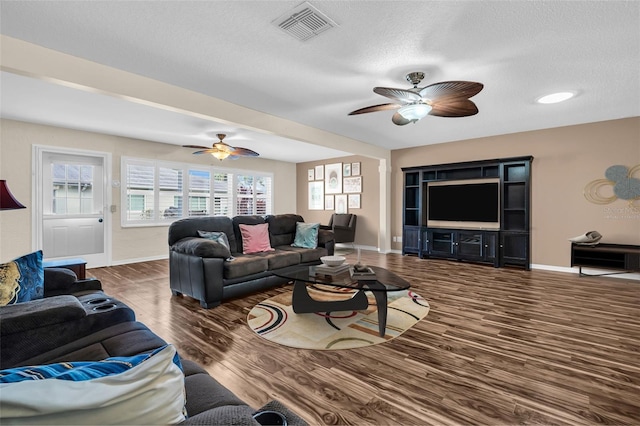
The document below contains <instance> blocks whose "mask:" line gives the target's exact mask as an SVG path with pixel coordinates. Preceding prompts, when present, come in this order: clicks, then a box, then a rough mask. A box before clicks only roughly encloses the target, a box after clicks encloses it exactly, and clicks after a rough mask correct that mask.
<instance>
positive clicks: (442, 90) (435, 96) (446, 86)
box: [420, 81, 484, 102]
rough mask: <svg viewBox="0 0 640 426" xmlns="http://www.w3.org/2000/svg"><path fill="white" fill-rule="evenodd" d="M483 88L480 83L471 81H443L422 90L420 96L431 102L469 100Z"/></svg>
mask: <svg viewBox="0 0 640 426" xmlns="http://www.w3.org/2000/svg"><path fill="white" fill-rule="evenodd" d="M483 87H484V85H483V84H482V83H475V82H473V81H443V82H441V83H434V84H431V85H429V86H427V87H424V88H422V89H421V90H420V95H421V96H422V97H423V98H426V99H429V100H430V101H431V102H437V101H445V100H453V99H460V98H463V99H469V98H470V97H472V96H475V95H477V94H478V93H480V91H481V90H482V88H483Z"/></svg>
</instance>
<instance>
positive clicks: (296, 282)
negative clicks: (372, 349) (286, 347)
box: [275, 266, 411, 337]
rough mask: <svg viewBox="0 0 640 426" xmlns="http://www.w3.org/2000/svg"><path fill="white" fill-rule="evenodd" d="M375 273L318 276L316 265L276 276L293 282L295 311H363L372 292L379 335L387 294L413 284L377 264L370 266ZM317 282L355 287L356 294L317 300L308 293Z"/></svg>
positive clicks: (384, 313) (385, 312)
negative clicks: (363, 277) (367, 277)
mask: <svg viewBox="0 0 640 426" xmlns="http://www.w3.org/2000/svg"><path fill="white" fill-rule="evenodd" d="M369 267H370V268H371V269H372V270H373V271H374V272H375V274H376V276H375V279H371V280H356V279H353V278H351V275H350V274H349V271H348V270H347V271H345V272H342V273H340V274H337V275H332V276H329V275H316V267H315V266H304V267H300V268H294V269H292V270H290V271H285V272H278V273H276V274H275V275H276V276H278V277H280V278H284V279H286V280H289V281H293V296H292V300H291V307H292V308H293V312H295V313H296V314H306V313H314V312H336V311H361V310H365V309H367V307H368V306H369V300H368V299H367V295H366V294H365V292H366V291H371V293H372V294H373V296H374V297H375V299H376V305H377V310H378V325H379V331H380V336H381V337H383V336H384V334H385V331H386V328H387V293H388V292H390V291H400V290H407V289H409V287H411V284H409V282H407V281H406V280H404V279H402V278H400V277H399V276H397V275H396V274H394V273H393V272H391V271H388V270H386V269H384V268H380V267H377V266H369ZM315 285H328V286H333V287H338V288H343V289H353V290H355V293H354V294H353V297H350V298H348V299H345V300H327V301H325V300H316V299H313V298H312V297H311V295H310V294H309V291H308V288H309V287H313V286H315Z"/></svg>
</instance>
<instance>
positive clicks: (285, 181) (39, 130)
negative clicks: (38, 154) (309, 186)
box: [0, 120, 296, 263]
mask: <svg viewBox="0 0 640 426" xmlns="http://www.w3.org/2000/svg"><path fill="white" fill-rule="evenodd" d="M33 145H46V146H56V147H65V148H73V149H82V150H91V151H99V152H109V153H111V154H112V168H111V171H112V178H113V179H117V180H120V161H121V156H131V157H139V158H146V159H158V160H166V161H176V162H184V163H193V164H200V165H202V164H206V165H220V166H221V167H225V168H234V169H245V170H252V171H260V172H270V173H273V174H274V184H275V185H274V211H275V213H289V212H292V211H295V208H296V201H295V193H296V166H295V164H291V163H286V162H280V161H272V160H265V159H261V158H250V159H249V158H245V159H238V160H235V161H226V162H222V163H219V162H218V160H215V159H213V158H208V157H205V158H202V159H200V158H197V159H196V158H195V156H193V155H192V154H191V151H190V150H188V149H185V148H182V147H179V146H177V145H168V144H162V143H154V142H149V141H143V140H137V139H129V138H123V137H117V136H109V135H104V134H98V133H90V132H83V131H77V130H70V129H63V128H59V127H51V126H42V125H37V124H29V123H23V122H19V121H12V120H0V172H1V178H2V179H6V180H7V182H8V183H9V185H10V188H11V191H12V193H13V194H14V195H15V196H16V198H17V199H18V200H20V202H22V203H23V204H24V205H25V206H27V209H26V210H24V209H23V210H12V211H3V212H0V261H4V260H9V259H12V258H14V257H17V256H20V255H22V254H24V253H27V252H29V251H31V250H32V247H31V238H32V229H31V228H32V224H31V214H32V200H31V188H32V180H31V179H32V170H31V161H32V158H31V157H32V146H33ZM112 197H113V199H112V203H113V204H115V205H116V206H117V213H114V214H112V223H113V232H112V236H113V242H112V244H113V251H112V260H113V262H115V263H119V262H125V261H127V260H132V259H145V258H154V257H160V256H166V255H167V253H168V247H167V226H158V227H144V228H122V227H121V226H120V211H121V200H120V189H119V188H112ZM45 255H46V254H45Z"/></svg>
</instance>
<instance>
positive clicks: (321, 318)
mask: <svg viewBox="0 0 640 426" xmlns="http://www.w3.org/2000/svg"><path fill="white" fill-rule="evenodd" d="M309 294H310V295H311V296H312V297H313V298H314V299H317V300H335V299H340V298H344V297H351V294H349V293H348V292H347V293H345V290H343V289H337V288H335V287H331V286H316V287H314V288H310V290H309ZM291 295H292V292H291V291H289V292H286V293H282V294H279V295H277V296H274V297H271V298H269V299H267V300H265V301H264V302H261V303H258V304H257V305H256V306H254V307H253V309H251V311H250V312H249V315H248V317H247V322H248V324H249V327H251V329H252V330H253V331H255V332H256V333H257V334H258V335H259V336H261V337H263V338H265V339H267V340H270V341H272V342H275V343H278V344H281V345H285V346H290V347H294V348H302V349H317V350H336V349H352V348H359V347H363V346H370V345H376V344H379V343H383V342H387V341H389V340H391V339H393V338H395V337H398V336H400V335H401V334H402V333H404V332H405V331H407V330H408V329H410V328H411V327H413V326H414V325H415V324H416V323H417V322H418V321H420V320H421V319H423V318H424V317H426V316H427V314H428V313H429V303H428V302H427V301H426V300H425V299H424V298H422V297H421V296H420V295H418V294H416V293H414V292H413V291H411V290H403V291H397V292H389V293H388V303H387V327H386V333H385V335H384V337H380V334H379V331H378V330H379V329H378V310H377V308H376V305H375V298H374V297H373V295H372V294H370V292H367V296H368V298H369V308H368V309H367V310H366V311H345V312H319V313H312V314H296V313H295V312H293V308H292V307H291Z"/></svg>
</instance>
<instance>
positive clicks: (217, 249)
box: [171, 237, 231, 259]
mask: <svg viewBox="0 0 640 426" xmlns="http://www.w3.org/2000/svg"><path fill="white" fill-rule="evenodd" d="M171 250H172V251H175V252H177V253H182V254H188V255H192V256H198V257H220V258H222V259H228V258H230V257H231V252H230V251H229V247H227V246H225V245H224V244H221V243H219V242H217V241H213V240H208V239H206V238H196V237H188V238H183V239H181V240H179V241H177V242H176V243H175V244H174V245H172V246H171Z"/></svg>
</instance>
